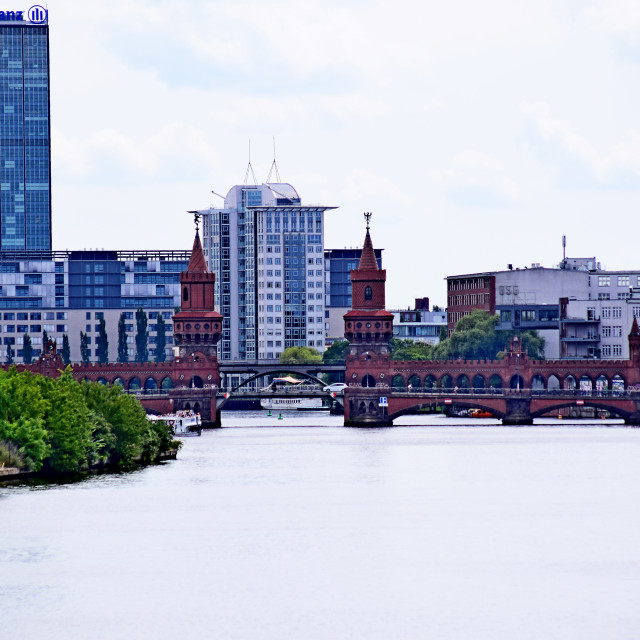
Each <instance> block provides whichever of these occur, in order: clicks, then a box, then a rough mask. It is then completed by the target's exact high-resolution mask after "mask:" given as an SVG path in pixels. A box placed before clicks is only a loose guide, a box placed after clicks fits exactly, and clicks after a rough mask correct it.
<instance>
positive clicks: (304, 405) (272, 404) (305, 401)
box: [260, 397, 329, 411]
mask: <svg viewBox="0 0 640 640" xmlns="http://www.w3.org/2000/svg"><path fill="white" fill-rule="evenodd" d="M260 406H261V407H262V408H263V409H272V410H274V411H283V410H285V409H298V410H299V411H305V410H306V411H313V410H316V411H319V410H321V409H328V408H329V407H328V406H325V405H324V404H323V398H296V397H292V398H261V399H260Z"/></svg>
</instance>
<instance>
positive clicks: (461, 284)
mask: <svg viewBox="0 0 640 640" xmlns="http://www.w3.org/2000/svg"><path fill="white" fill-rule="evenodd" d="M447 286H448V288H449V291H463V290H467V289H486V288H487V287H488V286H489V278H463V279H460V280H449V281H448V283H447Z"/></svg>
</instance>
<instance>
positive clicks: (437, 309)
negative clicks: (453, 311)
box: [432, 304, 442, 311]
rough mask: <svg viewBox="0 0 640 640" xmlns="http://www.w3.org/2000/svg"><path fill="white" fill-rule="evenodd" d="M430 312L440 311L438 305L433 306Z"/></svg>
mask: <svg viewBox="0 0 640 640" xmlns="http://www.w3.org/2000/svg"><path fill="white" fill-rule="evenodd" d="M432 311H442V309H441V308H440V305H437V304H434V305H433V307H432Z"/></svg>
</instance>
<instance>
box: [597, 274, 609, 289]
mask: <svg viewBox="0 0 640 640" xmlns="http://www.w3.org/2000/svg"><path fill="white" fill-rule="evenodd" d="M598 286H599V287H609V286H611V276H598Z"/></svg>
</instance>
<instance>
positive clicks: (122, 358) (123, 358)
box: [118, 313, 129, 362]
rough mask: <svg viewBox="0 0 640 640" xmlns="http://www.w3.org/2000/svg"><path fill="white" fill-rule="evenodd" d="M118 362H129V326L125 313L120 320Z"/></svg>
mask: <svg viewBox="0 0 640 640" xmlns="http://www.w3.org/2000/svg"><path fill="white" fill-rule="evenodd" d="M118 362H129V348H128V346H127V326H126V323H125V317H124V313H121V314H120V320H118Z"/></svg>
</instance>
